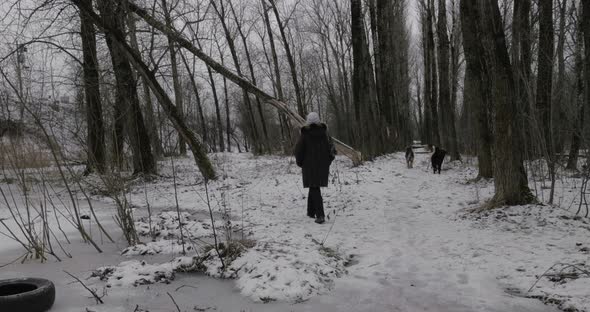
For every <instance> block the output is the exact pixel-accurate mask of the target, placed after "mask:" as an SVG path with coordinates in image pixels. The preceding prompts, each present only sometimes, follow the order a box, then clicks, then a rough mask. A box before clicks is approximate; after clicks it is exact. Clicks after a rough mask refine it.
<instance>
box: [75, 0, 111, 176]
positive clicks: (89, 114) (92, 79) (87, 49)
mask: <svg viewBox="0 0 590 312" xmlns="http://www.w3.org/2000/svg"><path fill="white" fill-rule="evenodd" d="M82 1H85V2H87V3H88V5H92V0H82ZM80 35H81V37H82V55H83V59H84V64H83V67H82V69H83V73H84V95H85V99H86V123H87V129H88V138H87V144H88V151H87V155H88V160H87V164H86V173H90V172H93V171H94V170H96V171H98V172H99V173H103V172H104V170H105V147H104V145H105V140H104V125H103V119H102V104H101V101H100V88H99V75H98V59H97V57H96V33H95V30H94V24H93V23H92V20H91V19H90V17H88V16H87V14H86V13H84V11H80Z"/></svg>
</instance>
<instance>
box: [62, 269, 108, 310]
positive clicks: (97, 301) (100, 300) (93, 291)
mask: <svg viewBox="0 0 590 312" xmlns="http://www.w3.org/2000/svg"><path fill="white" fill-rule="evenodd" d="M64 273H66V274H67V275H69V276H70V277H72V278H73V279H75V280H76V281H78V283H80V285H82V287H84V288H86V290H88V292H90V293H91V294H92V296H93V297H94V299H95V300H96V303H100V304H104V302H103V301H102V297H100V296H99V295H97V294H96V291H95V290H92V289H90V288H88V286H86V284H84V283H83V282H82V281H81V280H80V279H79V278H77V277H75V276H74V275H73V274H71V273H70V272H68V271H65V270H64Z"/></svg>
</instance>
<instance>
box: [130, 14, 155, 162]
mask: <svg viewBox="0 0 590 312" xmlns="http://www.w3.org/2000/svg"><path fill="white" fill-rule="evenodd" d="M127 24H128V26H129V39H130V43H131V47H132V48H133V49H134V50H135V52H136V53H138V54H140V51H139V44H138V42H137V34H136V33H137V30H136V27H135V17H134V16H133V14H128V15H127ZM141 84H142V87H143V98H144V101H145V123H146V128H147V129H148V135H149V137H150V140H151V143H152V151H153V152H154V156H155V157H159V156H162V155H163V154H164V151H163V150H162V141H161V140H160V134H159V133H158V125H157V119H156V115H155V112H154V104H153V102H152V96H151V93H150V87H149V83H148V81H147V80H146V79H145V77H143V76H141Z"/></svg>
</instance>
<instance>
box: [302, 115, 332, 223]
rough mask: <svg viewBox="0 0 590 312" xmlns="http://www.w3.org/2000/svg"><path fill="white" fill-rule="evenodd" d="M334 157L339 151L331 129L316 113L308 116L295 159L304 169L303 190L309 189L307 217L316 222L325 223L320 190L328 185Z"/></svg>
mask: <svg viewBox="0 0 590 312" xmlns="http://www.w3.org/2000/svg"><path fill="white" fill-rule="evenodd" d="M335 157H336V149H335V148H334V144H333V142H332V139H331V138H330V136H329V135H328V127H327V126H326V125H325V124H324V123H322V122H320V118H319V116H318V114H317V113H313V112H312V113H309V115H307V121H306V125H305V126H304V127H302V128H301V136H300V137H299V141H298V142H297V146H295V159H296V161H297V166H299V167H301V169H302V170H301V171H302V173H303V187H305V188H309V195H308V197H307V216H309V217H311V218H316V220H315V222H316V223H319V224H322V223H324V222H325V216H324V203H323V199H322V193H321V191H320V187H326V186H328V178H329V175H330V164H332V161H333V160H334V158H335Z"/></svg>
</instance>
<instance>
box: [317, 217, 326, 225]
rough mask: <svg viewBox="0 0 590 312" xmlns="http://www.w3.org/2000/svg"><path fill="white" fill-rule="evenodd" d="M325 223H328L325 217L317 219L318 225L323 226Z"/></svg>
mask: <svg viewBox="0 0 590 312" xmlns="http://www.w3.org/2000/svg"><path fill="white" fill-rule="evenodd" d="M324 222H326V219H325V218H324V217H317V218H316V219H315V223H317V224H323V223H324Z"/></svg>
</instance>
